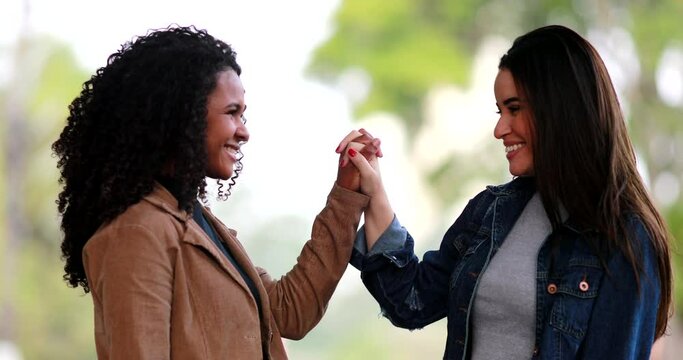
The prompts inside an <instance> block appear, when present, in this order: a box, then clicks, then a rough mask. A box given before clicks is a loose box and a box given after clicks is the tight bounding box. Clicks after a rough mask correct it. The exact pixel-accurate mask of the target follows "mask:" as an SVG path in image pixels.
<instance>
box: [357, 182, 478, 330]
mask: <svg viewBox="0 0 683 360" xmlns="http://www.w3.org/2000/svg"><path fill="white" fill-rule="evenodd" d="M479 199H481V195H479V196H477V197H475V198H474V199H472V200H470V202H469V203H468V205H467V207H466V208H465V210H464V211H463V214H462V215H460V217H458V219H457V220H456V221H455V222H454V223H453V225H452V226H451V227H450V228H449V229H448V231H447V232H446V234H445V235H444V237H443V240H442V241H441V245H440V247H439V249H438V250H433V251H428V252H426V253H425V255H424V256H423V259H422V261H419V259H418V258H417V256H416V255H415V252H414V240H413V238H412V237H411V236H410V234H409V233H407V232H406V233H405V237H406V239H405V242H404V243H403V246H402V247H401V248H400V249H397V250H387V251H384V252H381V253H374V252H370V253H368V254H365V255H362V254H360V251H359V250H358V249H354V254H353V258H354V261H353V264H354V266H356V267H357V268H358V269H359V270H361V278H362V279H363V283H364V284H365V287H366V288H367V289H368V291H369V292H370V293H371V294H372V296H373V297H374V298H375V300H377V302H378V303H379V305H380V307H381V309H382V315H384V316H385V317H386V318H388V319H389V320H390V321H391V323H392V324H394V325H395V326H398V327H402V328H407V329H418V328H422V327H424V326H426V325H429V324H431V323H433V322H435V321H437V320H439V319H442V318H443V317H445V316H446V315H447V313H448V292H449V282H450V277H451V274H452V273H453V270H454V269H455V266H457V264H458V261H459V260H460V258H461V253H460V252H461V251H462V250H463V249H457V248H456V247H455V246H454V245H453V244H454V241H453V239H454V238H455V237H457V236H459V235H461V234H463V233H464V231H465V229H466V227H467V225H468V224H469V223H470V219H471V218H472V212H473V210H474V207H475V205H476V204H478V201H479ZM380 241H381V239H380V240H378V242H377V244H380ZM377 244H375V246H377Z"/></svg>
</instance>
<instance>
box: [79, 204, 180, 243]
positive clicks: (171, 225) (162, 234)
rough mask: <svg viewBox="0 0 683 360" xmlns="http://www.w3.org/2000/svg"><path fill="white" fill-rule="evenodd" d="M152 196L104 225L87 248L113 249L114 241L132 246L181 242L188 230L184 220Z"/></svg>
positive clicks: (91, 239)
mask: <svg viewBox="0 0 683 360" xmlns="http://www.w3.org/2000/svg"><path fill="white" fill-rule="evenodd" d="M150 196H152V195H148V196H146V197H145V198H143V199H142V200H140V201H139V202H137V203H136V204H133V205H131V206H129V207H128V208H127V209H126V210H125V211H124V212H123V213H121V214H120V215H118V216H117V217H115V218H114V219H112V220H111V221H109V222H107V223H105V224H103V225H102V226H101V227H100V228H99V229H98V230H97V231H96V232H95V234H93V236H92V237H91V238H90V239H89V240H88V242H87V243H86V245H85V247H84V252H87V251H89V250H92V248H101V247H104V248H109V245H111V244H110V243H113V242H115V243H116V244H117V246H120V245H125V246H127V247H128V246H129V247H133V248H135V247H148V246H154V247H158V246H161V247H168V246H169V245H172V244H177V243H178V241H179V239H180V238H181V237H182V233H183V232H184V228H185V226H184V220H182V218H179V217H178V216H176V215H174V214H173V213H171V212H169V211H168V210H166V209H165V208H164V207H163V206H160V204H158V203H155V202H150V201H149V197H150Z"/></svg>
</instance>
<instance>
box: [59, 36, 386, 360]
mask: <svg viewBox="0 0 683 360" xmlns="http://www.w3.org/2000/svg"><path fill="white" fill-rule="evenodd" d="M240 73H241V69H240V67H239V65H238V64H237V62H236V59H235V53H234V52H233V50H232V48H231V47H230V46H229V45H227V44H226V43H224V42H222V41H220V40H218V39H215V38H214V37H212V36H211V35H209V34H208V33H207V32H206V31H204V30H197V29H195V28H194V27H175V26H174V27H169V28H167V29H162V30H157V31H153V32H151V33H149V34H147V35H146V36H142V37H138V38H136V39H134V40H133V41H132V42H128V43H126V44H124V45H123V46H122V48H121V49H120V50H119V51H118V52H116V53H114V54H112V55H111V56H110V57H109V59H108V61H107V65H106V66H105V67H103V68H100V69H99V70H97V72H96V73H95V75H93V76H92V77H91V78H90V80H88V81H86V82H85V84H84V85H83V90H82V92H81V94H80V95H79V96H78V97H77V98H76V99H75V100H74V101H73V102H72V103H71V105H70V107H69V110H70V114H69V116H68V119H67V124H66V126H65V128H64V130H63V131H62V133H61V135H60V137H59V139H58V140H57V141H56V142H55V143H54V144H53V150H54V152H55V153H56V155H57V156H58V158H59V162H58V167H59V169H60V171H61V177H60V184H62V185H63V189H62V192H61V193H60V194H59V199H58V208H59V212H60V214H61V215H62V222H61V228H62V230H63V233H64V239H63V242H62V254H63V258H64V260H65V261H66V265H65V267H64V269H65V272H66V275H64V278H65V280H66V281H67V282H68V284H69V285H70V286H73V287H78V286H81V287H82V288H83V289H84V290H85V292H86V293H87V292H90V293H91V294H92V298H93V303H94V307H95V341H96V348H97V354H98V357H99V358H101V359H143V358H144V359H219V358H220V359H225V358H231V359H261V358H264V359H283V358H286V353H285V349H284V346H283V343H282V340H281V337H286V338H291V339H300V338H302V337H303V336H304V335H305V334H306V333H307V332H308V331H309V330H310V329H312V328H313V327H314V326H315V325H316V324H317V322H318V321H319V320H320V318H321V317H322V315H323V313H324V311H325V309H326V306H327V303H328V301H329V299H330V297H331V295H332V293H333V291H334V289H335V287H336V285H337V283H338V281H339V279H340V278H341V276H342V274H343V272H344V270H345V269H346V266H347V263H348V260H349V258H350V254H351V248H352V243H353V238H354V234H355V231H356V228H357V225H358V222H359V219H360V214H361V212H362V211H363V209H364V207H365V206H366V205H367V203H368V198H367V197H366V196H364V195H362V194H360V193H358V192H355V191H354V190H357V189H358V177H357V176H358V174H357V172H356V170H355V168H354V167H353V166H344V167H342V166H340V168H339V171H338V176H337V181H336V183H335V184H334V186H333V188H332V191H331V192H330V194H329V196H328V198H327V204H326V206H325V208H324V209H323V210H322V211H321V212H320V214H319V215H318V216H317V217H316V219H315V221H314V223H313V229H312V235H311V239H310V240H309V241H308V242H307V243H306V244H305V245H304V247H303V249H302V252H301V255H300V256H299V257H298V259H297V263H296V265H295V266H294V267H293V268H292V270H291V271H289V272H288V273H287V274H286V275H284V276H283V277H282V278H281V279H279V280H273V279H272V278H271V277H270V276H268V274H267V273H266V272H265V271H264V270H263V269H261V268H258V267H255V266H254V265H253V264H252V263H251V261H250V259H249V257H248V256H247V254H246V253H245V250H244V248H243V247H242V245H241V244H240V243H239V241H238V240H237V238H236V232H235V231H233V230H231V229H228V228H227V227H226V226H224V225H223V224H222V223H221V222H220V221H219V220H218V219H217V218H216V217H215V216H214V215H213V214H212V213H211V212H210V211H209V210H208V209H207V208H206V207H204V206H202V204H200V202H198V199H199V200H202V201H203V202H206V191H205V186H206V181H205V178H206V177H210V178H214V179H217V180H218V182H219V184H220V181H221V180H228V179H229V180H230V185H233V184H234V180H235V178H237V176H238V175H239V171H240V169H241V168H242V164H241V158H242V153H241V146H242V145H243V144H244V143H246V142H247V141H248V139H249V132H248V131H247V128H246V126H245V118H244V111H245V109H246V105H245V103H244V88H243V86H242V83H241V81H240ZM349 136H350V137H349V138H355V137H357V136H360V138H358V139H357V142H356V143H355V144H354V146H355V149H356V150H358V151H361V152H362V153H363V154H364V155H365V156H368V157H370V158H371V159H372V158H373V157H374V156H375V154H376V153H378V151H379V150H378V146H379V140H377V139H372V138H371V137H370V136H369V134H367V133H366V134H365V135H362V134H360V133H359V132H352V134H350V135H349ZM363 144H365V146H363ZM343 162H344V163H346V161H343ZM230 185H229V186H228V189H227V192H224V191H223V190H222V189H221V188H219V198H222V199H223V200H224V199H226V198H227V195H229V193H230Z"/></svg>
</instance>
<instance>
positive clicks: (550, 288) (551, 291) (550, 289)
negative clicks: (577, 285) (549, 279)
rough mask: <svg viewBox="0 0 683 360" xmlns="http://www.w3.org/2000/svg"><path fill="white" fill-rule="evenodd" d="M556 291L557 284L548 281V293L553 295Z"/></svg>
mask: <svg viewBox="0 0 683 360" xmlns="http://www.w3.org/2000/svg"><path fill="white" fill-rule="evenodd" d="M556 292H557V285H555V284H553V283H550V284H549V285H548V294H550V295H553V294H555V293H556Z"/></svg>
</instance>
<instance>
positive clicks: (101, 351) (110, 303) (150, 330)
mask: <svg viewBox="0 0 683 360" xmlns="http://www.w3.org/2000/svg"><path fill="white" fill-rule="evenodd" d="M174 258H175V253H174V252H173V251H172V250H171V249H167V248H166V247H165V246H164V243H163V242H162V241H160V240H159V239H158V238H157V236H156V235H155V234H154V233H153V232H152V231H150V230H149V229H147V228H145V227H143V226H140V225H124V226H120V227H116V228H110V229H107V231H106V233H105V234H102V235H100V236H98V237H94V238H92V239H90V240H89V241H88V244H87V246H86V248H85V249H84V253H83V260H84V266H85V269H86V273H87V278H88V283H89V285H90V290H91V292H92V296H93V301H94V303H95V339H96V347H97V353H98V357H99V358H105V359H111V360H118V359H122V360H123V359H169V358H170V350H171V346H170V330H171V325H170V318H171V296H172V287H173V284H172V282H173V263H174Z"/></svg>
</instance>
